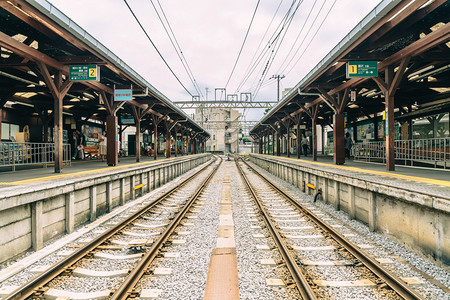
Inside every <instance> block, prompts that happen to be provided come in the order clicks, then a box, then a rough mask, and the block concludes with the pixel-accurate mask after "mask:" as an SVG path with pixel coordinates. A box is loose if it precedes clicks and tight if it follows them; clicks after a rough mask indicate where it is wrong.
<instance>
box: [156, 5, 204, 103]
mask: <svg viewBox="0 0 450 300" xmlns="http://www.w3.org/2000/svg"><path fill="white" fill-rule="evenodd" d="M156 1H157V2H158V6H159V9H160V10H161V13H162V15H163V17H164V20H165V21H166V23H167V27H168V28H169V31H170V33H171V34H172V37H173V40H172V38H171V36H170V34H169V32H168V31H167V28H166V27H165V25H164V22H163V21H162V19H161V17H160V14H159V13H158V10H157V9H156V7H155V5H154V3H153V0H150V2H151V3H152V6H153V8H154V9H155V11H156V14H157V15H158V18H159V20H160V21H161V24H162V25H163V28H164V30H165V31H166V34H167V36H168V37H169V39H170V42H171V43H172V46H173V47H174V49H175V51H176V52H177V55H178V57H179V58H180V60H181V63H182V64H183V67H184V69H185V70H186V73H187V74H188V76H189V79H190V80H191V82H192V84H193V85H194V88H195V89H196V91H197V93H198V95H200V96H201V97H202V98H203V99H204V96H203V93H202V91H201V89H200V87H199V85H198V83H197V80H195V76H194V73H193V72H192V70H191V68H190V66H189V63H188V61H187V59H186V57H185V56H184V53H183V51H182V50H181V46H180V44H179V43H178V40H177V37H176V36H175V33H174V32H173V30H172V26H170V22H169V20H168V18H167V16H166V13H165V12H164V8H163V7H162V5H161V3H160V1H159V0H156Z"/></svg>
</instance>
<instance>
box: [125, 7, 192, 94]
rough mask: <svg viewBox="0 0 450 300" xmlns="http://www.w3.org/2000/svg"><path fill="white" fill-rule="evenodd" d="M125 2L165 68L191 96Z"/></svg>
mask: <svg viewBox="0 0 450 300" xmlns="http://www.w3.org/2000/svg"><path fill="white" fill-rule="evenodd" d="M123 1H124V2H125V4H126V5H127V7H128V10H129V11H130V12H131V14H132V15H133V17H134V19H135V20H136V22H137V23H138V24H139V27H141V29H142V31H143V32H144V34H145V36H146V37H147V39H148V40H149V41H150V43H151V44H152V46H153V48H155V50H156V52H157V53H158V55H159V56H160V57H161V59H162V60H163V62H164V63H165V65H166V66H167V68H168V69H169V70H170V72H171V73H172V75H173V76H174V77H175V79H176V80H177V81H178V83H179V84H180V85H181V86H182V87H183V88H184V90H185V91H186V92H187V93H188V94H189V95H190V96H191V97H193V95H192V94H191V92H190V91H189V90H188V89H187V88H186V87H185V86H184V84H183V83H182V82H181V80H180V79H179V78H178V76H177V75H176V74H175V72H174V71H173V70H172V68H171V67H170V66H169V64H168V63H167V61H166V59H165V58H164V56H163V55H162V54H161V52H160V51H159V49H158V47H156V45H155V43H154V42H153V40H152V39H151V38H150V36H149V35H148V33H147V31H146V30H145V28H144V27H143V26H142V24H141V22H140V21H139V19H138V18H137V16H136V14H135V13H134V11H133V10H132V9H131V7H130V5H129V4H128V2H127V0H123Z"/></svg>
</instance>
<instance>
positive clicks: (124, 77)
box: [0, 0, 209, 140]
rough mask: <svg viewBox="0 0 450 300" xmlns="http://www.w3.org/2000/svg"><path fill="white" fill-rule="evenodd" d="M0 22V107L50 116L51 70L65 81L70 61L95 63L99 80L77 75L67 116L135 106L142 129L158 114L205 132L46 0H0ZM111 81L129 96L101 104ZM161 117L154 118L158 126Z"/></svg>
mask: <svg viewBox="0 0 450 300" xmlns="http://www.w3.org/2000/svg"><path fill="white" fill-rule="evenodd" d="M0 24H1V25H0V47H1V59H0V109H1V108H2V107H8V108H12V109H14V110H17V111H19V112H20V113H21V114H22V115H25V116H26V115H28V116H33V115H34V116H36V115H38V116H39V117H40V118H41V119H44V120H45V119H49V120H50V118H51V117H52V111H53V109H54V97H53V96H52V93H51V92H50V90H51V89H49V86H48V82H49V77H50V78H51V79H52V80H56V79H55V75H54V74H55V73H57V72H62V79H63V80H65V82H66V83H67V82H68V80H67V78H68V75H69V66H72V65H96V66H98V70H99V73H100V79H99V81H76V82H74V83H73V84H72V86H71V87H70V89H69V90H68V92H67V94H66V95H65V96H64V98H63V114H64V116H65V117H66V118H67V117H70V116H73V117H74V118H75V119H76V120H87V119H97V120H101V121H104V120H105V119H106V117H107V115H108V113H109V114H112V113H113V112H114V111H115V112H114V113H117V114H128V115H132V114H133V110H134V109H136V108H137V109H138V110H139V111H140V112H141V114H142V124H141V128H142V129H146V128H148V129H151V128H153V123H152V122H153V119H154V117H157V118H160V120H162V119H164V120H166V121H170V123H172V124H173V123H176V125H177V126H181V128H182V130H183V129H184V130H186V131H187V132H189V133H191V134H192V135H195V136H197V138H199V139H203V140H206V139H208V138H209V133H207V132H206V131H204V129H203V128H202V127H201V126H200V125H199V124H197V123H196V122H195V121H194V120H192V119H191V118H190V117H189V116H188V115H187V114H186V113H185V112H183V111H182V110H181V109H180V108H179V107H177V106H176V105H174V104H173V103H172V102H171V101H170V100H169V99H168V98H167V97H166V96H164V95H163V94H162V93H160V92H159V91H158V90H157V89H156V88H154V87H153V86H152V85H151V84H149V83H148V82H147V81H146V80H145V79H143V78H142V77H141V76H140V75H139V74H137V73H136V72H135V71H134V70H133V69H131V68H130V67H129V66H128V65H127V64H126V63H125V62H124V61H122V60H121V59H120V58H118V57H117V56H116V55H115V54H114V53H112V52H111V51H110V50H108V49H107V48H106V47H105V46H103V45H102V44H101V43H100V42H99V41H98V40H96V39H95V38H94V37H92V36H91V35H90V34H89V33H87V32H86V31H85V30H83V29H82V28H81V27H80V26H78V25H77V24H76V23H75V22H73V21H72V20H71V19H70V18H68V17H67V16H66V15H64V14H63V13H62V12H61V11H59V10H58V9H57V8H55V7H54V6H53V5H52V4H50V3H49V2H47V1H46V0H38V1H33V0H26V1H25V0H11V1H3V0H1V1H0ZM42 66H46V67H44V68H43V67H42ZM46 70H48V73H47V71H46ZM46 77H47V78H46ZM55 82H56V81H55ZM64 87H65V86H64V84H63V85H62V86H61V88H62V89H64ZM114 87H116V88H117V89H120V88H128V89H129V88H131V87H132V89H133V100H131V101H126V103H122V104H120V103H113V102H111V105H107V104H110V103H109V102H108V103H107V104H106V105H105V104H101V103H102V97H101V96H102V95H108V97H110V96H112V95H113V91H114ZM124 104H125V105H124ZM133 107H134V109H133ZM163 123H164V122H160V123H158V124H159V126H161V127H163ZM50 124H51V123H50ZM158 131H159V132H163V131H164V128H161V129H158Z"/></svg>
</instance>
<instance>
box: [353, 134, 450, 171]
mask: <svg viewBox="0 0 450 300" xmlns="http://www.w3.org/2000/svg"><path fill="white" fill-rule="evenodd" d="M394 153H395V160H396V161H399V162H404V164H405V165H407V164H408V165H411V166H412V165H414V163H427V164H430V163H431V164H433V165H434V167H443V168H444V169H446V168H447V164H448V163H449V162H450V137H448V138H434V139H414V140H396V141H395V142H394ZM352 155H353V156H354V158H355V159H357V160H365V161H382V162H385V161H386V143H385V142H384V141H383V142H363V143H356V144H355V145H354V146H353V148H352Z"/></svg>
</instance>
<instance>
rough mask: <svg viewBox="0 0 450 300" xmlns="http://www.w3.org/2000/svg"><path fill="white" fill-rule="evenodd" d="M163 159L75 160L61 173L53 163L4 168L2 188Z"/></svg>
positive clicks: (79, 175)
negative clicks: (40, 165) (56, 171)
mask: <svg viewBox="0 0 450 300" xmlns="http://www.w3.org/2000/svg"><path fill="white" fill-rule="evenodd" d="M185 156H186V155H183V157H185ZM179 157H181V156H177V157H174V156H173V157H172V158H179ZM169 159H171V158H169ZM163 160H167V158H166V157H165V156H163V155H161V156H158V159H157V160H155V159H154V157H153V156H151V157H150V156H141V161H140V162H136V157H134V156H129V157H121V158H120V160H119V164H118V165H117V166H114V167H110V166H108V165H107V164H106V161H101V160H99V159H95V160H89V159H86V160H74V161H72V163H71V165H67V166H64V168H63V171H62V173H59V174H57V173H55V171H54V168H53V165H48V166H47V167H46V168H44V167H36V166H33V167H32V168H30V167H28V168H24V169H22V170H19V169H17V170H16V171H14V172H12V171H10V170H8V169H3V170H1V171H0V190H1V189H2V188H4V187H10V186H17V185H26V184H30V183H36V182H40V181H50V180H60V179H67V178H79V177H83V176H86V175H92V174H97V173H102V172H106V173H107V172H108V171H111V170H114V171H116V170H120V169H126V168H130V167H137V166H141V165H146V164H151V163H155V162H161V161H163Z"/></svg>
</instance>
